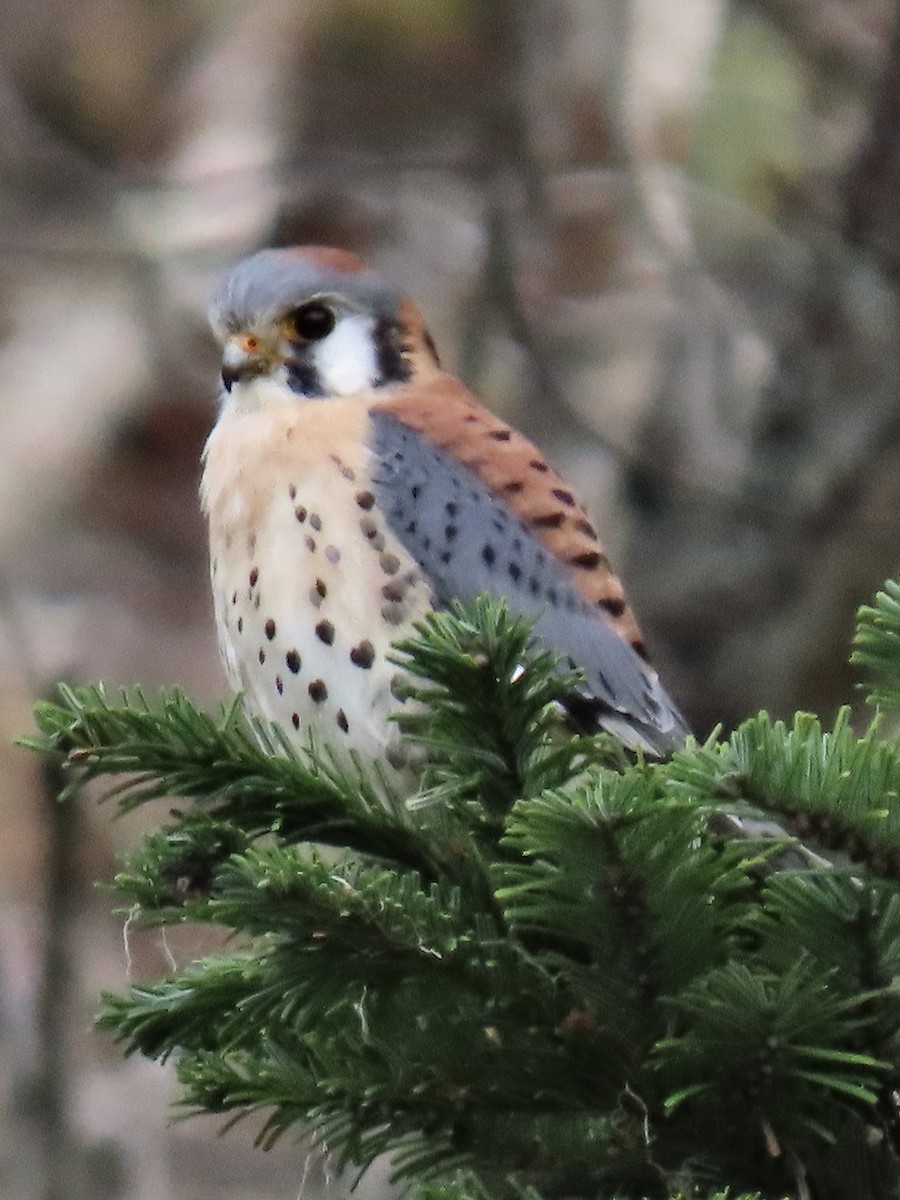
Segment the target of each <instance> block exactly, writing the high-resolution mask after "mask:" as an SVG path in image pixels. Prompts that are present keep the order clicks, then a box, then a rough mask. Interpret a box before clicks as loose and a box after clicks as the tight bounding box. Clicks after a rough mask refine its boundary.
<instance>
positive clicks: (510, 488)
mask: <svg viewBox="0 0 900 1200" xmlns="http://www.w3.org/2000/svg"><path fill="white" fill-rule="evenodd" d="M524 486H525V484H524V483H523V482H522V480H521V479H510V481H509V483H504V485H503V489H502V490H503V491H504V492H508V493H509V494H510V495H511V496H512V495H514V494H515V493H516V492H521V490H522V488H523V487H524Z"/></svg>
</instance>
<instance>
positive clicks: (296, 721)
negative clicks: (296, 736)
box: [291, 713, 300, 729]
mask: <svg viewBox="0 0 900 1200" xmlns="http://www.w3.org/2000/svg"><path fill="white" fill-rule="evenodd" d="M291 724H292V725H293V727H294V728H295V729H299V728H300V714H299V713H291Z"/></svg>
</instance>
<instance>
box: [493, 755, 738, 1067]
mask: <svg viewBox="0 0 900 1200" xmlns="http://www.w3.org/2000/svg"><path fill="white" fill-rule="evenodd" d="M664 778H665V777H664V776H663V775H661V774H660V772H659V771H658V769H657V768H654V767H646V768H644V769H643V770H639V769H635V770H633V771H631V772H629V773H628V775H625V776H621V775H615V774H613V773H611V772H598V773H597V775H596V776H595V778H594V780H593V781H592V783H591V784H590V785H586V786H585V787H583V788H582V789H581V790H580V791H579V792H577V793H576V794H575V795H574V796H573V795H571V794H565V793H557V794H554V795H549V796H543V797H541V798H540V799H536V800H523V801H520V802H519V803H518V804H517V805H516V806H515V808H514V809H513V811H512V814H511V820H510V824H509V831H508V834H507V839H506V841H507V844H509V845H510V846H512V847H513V848H514V849H515V850H516V851H517V853H518V856H519V861H516V862H512V863H510V864H503V865H501V866H498V868H497V878H498V880H499V886H498V897H499V898H500V900H501V902H502V903H503V905H504V911H505V914H506V917H507V920H508V921H509V923H510V926H511V927H512V929H513V930H515V931H516V932H518V933H519V935H520V936H534V935H537V936H539V937H540V938H543V939H550V945H551V946H553V947H556V950H555V951H554V954H553V956H552V957H556V956H557V955H558V954H559V953H561V952H564V953H566V954H567V955H568V956H569V957H570V958H572V959H574V960H575V961H576V962H577V963H579V964H582V965H581V966H579V967H578V968H577V978H578V985H579V987H580V988H581V989H582V995H583V1000H584V1002H585V1003H588V1004H589V1005H590V1006H591V1007H595V1008H597V1009H598V1010H599V1011H601V1012H609V1013H615V1014H616V1016H615V1020H616V1022H617V1024H618V1023H620V1022H621V1021H623V1020H624V1021H625V1022H626V1023H627V1024H628V1025H629V1026H630V1027H631V1029H630V1032H631V1034H632V1035H633V1036H634V1037H635V1038H636V1039H637V1041H638V1043H639V1042H640V1040H641V1033H642V1032H643V1034H644V1035H645V1036H646V1035H647V1028H646V1022H647V1021H648V1020H650V1021H651V1024H652V1021H653V1020H654V1018H653V1015H652V1003H651V1004H650V1006H649V1007H648V1001H651V1002H652V1000H653V998H655V997H658V996H663V995H671V994H674V993H676V992H677V991H678V989H679V988H680V987H682V986H683V985H684V984H685V982H687V981H689V980H691V979H693V978H695V977H696V976H697V975H698V974H700V973H702V972H704V971H706V970H707V969H709V968H710V967H711V966H712V965H713V964H714V963H716V962H719V961H722V957H723V955H726V954H727V953H728V950H729V940H728V938H729V931H731V933H733V932H734V930H735V929H736V927H737V924H738V922H739V920H740V919H741V918H742V917H743V916H744V915H745V909H744V905H743V904H742V903H740V901H741V898H742V897H743V896H744V895H745V893H746V892H747V891H748V884H747V880H746V878H745V876H744V875H743V874H742V872H741V871H740V870H739V869H738V864H739V863H740V861H741V854H742V848H741V847H736V846H732V845H728V846H725V847H719V848H718V849H714V848H713V847H711V846H710V845H709V843H708V842H706V841H704V840H703V839H702V837H701V835H702V833H703V829H704V825H703V817H702V814H700V813H699V812H698V810H697V809H692V808H690V807H688V806H685V805H683V804H679V803H677V802H673V801H672V800H671V799H667V798H666V797H665V795H664V794H663V793H662V792H661V781H663V780H664ZM570 969H571V968H570ZM642 1022H643V1023H644V1028H643V1030H641V1029H640V1026H641V1023H642ZM634 1023H636V1026H635V1024H634Z"/></svg>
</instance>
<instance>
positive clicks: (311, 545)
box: [305, 533, 316, 551]
mask: <svg viewBox="0 0 900 1200" xmlns="http://www.w3.org/2000/svg"><path fill="white" fill-rule="evenodd" d="M305 541H306V548H307V550H309V551H313V550H315V548H316V539H315V538H314V537H313V536H312V534H311V533H308V534H307V535H306V538H305Z"/></svg>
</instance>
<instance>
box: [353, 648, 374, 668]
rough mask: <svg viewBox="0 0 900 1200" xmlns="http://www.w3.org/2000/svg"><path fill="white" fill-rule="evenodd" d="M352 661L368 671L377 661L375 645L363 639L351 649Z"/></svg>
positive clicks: (356, 665)
mask: <svg viewBox="0 0 900 1200" xmlns="http://www.w3.org/2000/svg"><path fill="white" fill-rule="evenodd" d="M350 661H351V662H352V663H353V665H354V666H355V667H362V669H363V670H365V671H367V670H368V669H369V668H370V667H371V665H372V663H373V662H374V661H375V647H374V646H373V645H372V643H371V642H369V641H362V642H360V643H359V645H358V646H354V647H353V649H352V650H351V651H350Z"/></svg>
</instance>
